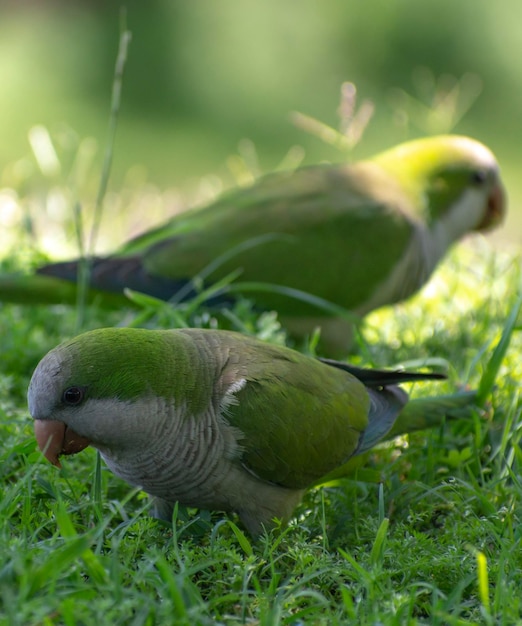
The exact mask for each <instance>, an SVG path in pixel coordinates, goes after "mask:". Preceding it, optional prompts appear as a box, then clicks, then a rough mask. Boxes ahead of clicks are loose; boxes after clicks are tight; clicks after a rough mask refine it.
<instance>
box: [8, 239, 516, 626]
mask: <svg viewBox="0 0 522 626" xmlns="http://www.w3.org/2000/svg"><path fill="white" fill-rule="evenodd" d="M519 280H520V277H519V265H518V259H517V258H515V257H513V256H510V255H508V254H498V253H496V254H494V253H493V252H492V251H491V250H488V247H487V244H485V243H484V244H480V245H477V246H470V247H468V246H461V247H460V248H459V249H458V250H457V251H455V252H454V253H453V254H451V255H450V257H449V259H448V261H447V263H445V264H443V265H442V267H441V268H440V270H439V272H437V275H436V276H435V278H434V281H433V282H432V283H430V284H429V285H428V286H427V288H426V289H425V290H424V292H423V293H421V294H420V295H418V296H416V297H415V298H414V299H412V300H411V301H410V302H408V303H406V304H403V305H400V306H398V307H395V308H393V309H387V310H383V311H379V312H376V313H374V314H373V315H372V316H371V317H370V318H369V319H368V321H367V323H366V324H365V326H364V327H363V337H364V340H365V342H366V343H365V344H364V345H363V346H356V347H355V353H354V355H353V358H354V359H355V360H358V361H359V362H363V363H364V362H368V361H367V359H368V356H370V358H371V362H372V363H375V364H378V365H390V364H393V363H398V362H404V361H406V360H411V359H421V360H422V359H423V358H432V357H442V358H444V359H447V360H448V361H449V362H450V364H451V369H450V381H449V382H448V383H446V384H444V385H443V386H444V387H447V388H449V389H452V388H453V389H455V388H456V387H458V386H459V385H461V384H467V385H470V386H472V387H474V386H475V387H476V386H477V385H479V384H480V381H481V378H482V376H483V375H484V372H486V371H487V369H488V364H489V363H490V362H491V357H492V354H493V350H494V348H495V346H497V345H498V342H499V339H500V337H501V335H502V332H503V331H504V330H505V329H506V324H507V320H508V317H509V313H510V310H511V309H512V307H513V306H514V304H515V302H516V299H517V293H518V289H519ZM180 314H183V313H182V312H181V313H179V312H178V315H180ZM133 315H136V313H134V314H130V316H129V314H126V316H125V317H123V316H122V314H121V313H111V314H110V315H107V314H102V313H97V314H95V315H93V316H92V317H91V318H90V325H91V326H101V325H113V324H116V323H120V322H121V321H125V323H132V319H133ZM138 315H139V314H138ZM73 316H74V314H73V312H72V311H70V310H67V309H66V308H61V307H57V308H51V309H45V308H44V307H42V308H39V307H34V308H32V309H22V308H20V307H16V306H2V307H1V308H0V327H1V328H2V329H9V333H8V337H7V335H5V331H4V332H3V335H4V336H3V341H4V344H3V359H2V362H1V365H0V368H1V369H0V383H1V386H0V389H1V395H0V414H1V416H2V420H1V422H0V434H1V441H2V443H1V446H0V458H1V459H2V464H1V466H2V482H3V485H4V488H3V490H2V494H3V495H2V499H1V501H0V522H1V523H0V550H1V553H2V554H3V565H2V567H1V568H0V594H1V597H2V600H3V608H2V609H1V610H2V615H3V619H4V620H6V623H10V624H24V625H25V624H40V623H47V624H59V623H60V624H61V623H65V624H73V623H84V624H94V623H95V622H96V621H98V622H99V621H100V620H101V621H103V622H104V623H107V621H110V623H114V624H129V623H132V624H152V623H155V622H158V621H165V620H166V621H167V622H168V621H170V620H172V619H173V618H174V617H175V618H176V620H177V621H178V623H186V624H206V623H207V624H212V623H215V622H216V621H217V622H218V623H219V622H221V623H244V622H245V621H252V622H256V623H266V624H277V623H297V622H299V621H302V622H308V621H310V622H313V623H319V624H321V623H324V624H326V623H341V622H347V621H350V620H351V621H356V622H358V623H375V622H376V621H381V622H382V623H386V624H404V623H410V624H415V623H426V622H429V623H439V624H448V623H459V624H460V623H469V622H470V621H471V622H477V623H478V622H480V621H482V620H484V621H486V622H487V623H499V622H500V623H515V622H516V621H517V619H519V617H520V612H521V610H522V603H521V600H520V598H521V597H522V560H521V558H520V554H521V550H520V541H521V538H520V533H519V523H520V518H521V516H522V490H521V487H520V485H521V479H520V475H521V472H520V461H521V454H520V448H519V441H520V437H521V435H522V426H521V425H522V420H521V415H520V413H521V410H520V406H521V405H520V400H519V391H518V386H519V381H520V378H521V375H522V372H521V367H522V366H521V365H520V354H521V348H522V345H521V336H520V332H519V331H518V327H517V326H516V325H515V329H514V330H513V335H512V337H511V343H510V346H509V348H508V350H507V352H506V354H505V357H504V359H503V361H502V364H501V365H500V370H499V372H498V374H497V375H496V377H495V378H496V380H495V384H494V386H493V389H492V392H491V393H490V394H488V397H487V398H486V406H485V412H483V413H482V414H480V413H477V416H476V419H475V420H465V421H456V422H453V423H448V424H446V425H445V426H444V427H443V428H440V429H438V430H436V431H434V432H427V433H416V434H413V435H410V436H407V437H402V438H401V439H399V440H398V441H397V442H396V443H395V444H394V445H386V446H384V447H382V448H381V449H379V450H376V451H374V452H373V453H372V455H371V457H370V459H369V461H368V463H369V468H373V469H378V470H379V472H380V474H381V475H382V477H383V478H384V482H383V483H382V484H381V485H379V484H372V483H362V482H354V481H346V480H345V481H340V482H338V483H336V486H335V487H334V486H329V487H326V488H323V489H316V490H312V491H311V492H309V494H308V495H307V496H306V498H305V500H304V502H303V504H302V505H301V506H300V507H299V509H298V511H297V512H296V516H295V519H294V521H293V522H292V523H291V524H290V525H289V527H287V528H286V529H282V530H281V531H279V532H274V533H272V534H270V535H269V536H267V537H263V538H261V540H259V541H257V542H253V541H252V540H251V539H250V538H249V537H247V536H246V535H244V534H243V532H242V531H241V529H240V527H238V526H236V520H235V519H234V518H233V517H232V518H231V521H230V522H229V521H225V520H227V518H226V517H224V516H223V515H222V514H220V513H219V512H214V513H212V514H207V513H203V514H202V515H201V516H200V517H199V518H198V516H197V515H196V512H195V511H193V510H189V511H185V510H180V511H179V512H178V514H177V517H175V519H174V522H173V525H168V524H163V523H161V522H157V521H154V520H152V519H150V518H149V517H148V515H147V510H148V508H147V504H146V500H145V499H143V496H142V494H140V493H139V492H138V493H136V491H134V490H131V489H130V488H129V487H128V486H127V485H125V484H124V483H122V482H121V481H119V480H118V479H117V478H115V477H114V476H113V475H112V474H110V473H109V472H107V471H106V470H105V469H104V468H103V465H102V466H99V465H98V461H97V456H96V454H95V453H94V452H93V451H92V450H91V451H89V450H88V451H85V452H84V453H83V454H82V455H79V456H78V457H74V458H71V459H70V460H66V461H65V462H64V466H65V467H64V470H63V472H62V473H58V472H57V471H56V470H55V468H53V467H51V466H49V465H48V464H47V463H43V462H42V461H41V456H40V453H39V452H37V450H36V446H35V442H34V439H33V435H32V432H31V425H30V423H29V419H28V414H27V409H26V406H25V398H24V395H25V388H26V386H27V383H28V380H29V377H30V374H31V372H32V369H33V367H34V365H35V364H36V362H37V361H38V359H39V358H40V356H41V355H42V354H43V353H44V352H45V351H46V350H48V349H49V348H50V347H52V346H53V345H55V344H56V343H58V341H60V340H61V339H62V338H63V336H64V335H67V334H68V333H72V332H73V328H74V323H73ZM231 320H237V321H238V322H239V323H240V324H241V326H242V328H241V330H242V331H243V332H251V333H254V334H258V335H261V336H263V337H264V338H265V339H266V340H270V341H277V342H281V341H284V340H285V336H284V334H281V329H280V328H279V326H278V325H277V323H275V322H276V320H275V319H274V317H273V316H270V315H265V316H262V317H261V318H259V316H258V314H257V313H256V312H255V311H253V310H252V308H251V307H250V306H249V305H248V304H247V303H246V302H241V303H239V304H238V305H236V307H235V308H234V309H233V310H232V311H231V315H230V317H229V318H228V323H231ZM178 321H179V320H178ZM182 321H183V322H184V323H187V324H192V325H201V326H210V327H215V326H216V325H217V324H218V323H219V322H218V320H217V318H214V317H213V316H212V314H211V313H208V312H205V311H204V310H203V309H198V310H196V311H191V313H190V318H185V319H184V320H182ZM149 322H150V320H149ZM173 323H175V317H171V318H169V316H168V314H167V312H166V311H162V312H159V313H158V315H157V316H156V317H155V318H154V324H155V325H157V326H171V325H173ZM439 390H440V387H438V386H437V385H436V384H435V383H433V384H431V385H429V386H428V387H427V388H424V387H422V388H421V387H415V388H414V389H413V393H414V394H415V395H421V394H429V393H437V392H438V391H439ZM477 555H479V556H477ZM480 555H482V556H480ZM486 573H487V575H486Z"/></svg>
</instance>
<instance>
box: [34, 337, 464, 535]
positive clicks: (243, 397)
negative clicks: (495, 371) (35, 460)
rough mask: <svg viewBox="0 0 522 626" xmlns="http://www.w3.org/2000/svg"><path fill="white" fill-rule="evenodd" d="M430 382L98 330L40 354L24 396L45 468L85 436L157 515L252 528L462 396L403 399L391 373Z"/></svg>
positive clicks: (289, 356)
mask: <svg viewBox="0 0 522 626" xmlns="http://www.w3.org/2000/svg"><path fill="white" fill-rule="evenodd" d="M430 378H443V376H441V375H440V374H422V373H406V372H402V373H401V372H387V371H379V370H365V369H359V368H355V367H352V366H350V365H347V364H346V363H340V362H336V361H331V360H327V361H322V360H320V359H315V358H312V357H309V356H305V355H303V354H301V353H299V352H296V351H294V350H291V349H289V348H285V347H280V346H275V345H270V344H266V343H264V342H262V341H259V340H257V339H253V338H250V337H247V336H244V335H241V334H238V333H234V332H229V331H214V330H198V329H182V330H166V331H165V330H140V329H128V328H109V329H101V330H95V331H91V332H87V333H84V334H82V335H79V336H78V337H76V338H74V339H72V340H70V341H67V342H65V343H63V344H61V345H59V346H58V347H57V348H55V349H53V350H51V351H50V352H49V353H48V354H47V355H46V356H45V357H44V358H43V359H42V360H41V362H40V363H39V365H38V366H37V368H36V370H35V372H34V374H33V377H32V379H31V383H30V386H29V391H28V404H29V410H30V413H31V415H32V417H33V418H34V420H35V433H36V438H37V441H38V445H39V447H40V448H41V449H42V450H43V451H44V454H45V455H46V457H47V458H48V459H49V460H50V461H51V462H52V463H54V464H55V465H58V466H59V465H60V462H59V458H58V457H59V455H61V454H74V453H76V452H79V451H80V450H82V449H83V448H85V447H86V446H87V445H89V444H90V445H92V446H94V447H95V448H97V449H98V450H99V451H100V452H101V455H102V456H103V458H104V459H105V462H106V463H107V465H108V466H109V468H110V469H111V470H112V471H113V472H114V473H115V474H117V475H118V476H120V477H121V478H123V479H124V480H126V481H127V482H129V483H130V484H132V485H135V486H139V487H141V488H142V489H144V490H145V491H146V492H147V493H149V494H151V495H152V496H154V497H155V499H156V510H157V514H158V515H159V516H161V517H166V518H169V517H170V515H171V513H172V507H173V505H174V503H175V502H179V503H181V504H183V505H187V506H194V507H198V508H204V509H215V510H223V511H235V512H237V513H238V514H239V517H240V519H241V521H242V522H243V524H244V526H245V527H246V528H247V529H248V530H249V531H250V532H251V533H253V534H257V533H259V532H261V530H262V528H263V526H266V527H270V526H271V524H272V523H273V519H274V518H279V519H282V520H288V519H289V517H290V516H291V515H292V512H293V510H294V508H295V506H296V505H297V504H298V502H299V501H300V499H301V497H302V495H303V493H304V491H305V490H306V489H307V488H308V487H310V486H311V485H314V484H319V483H321V482H322V481H324V480H327V479H329V477H332V476H342V475H343V474H346V473H349V468H350V459H352V458H353V457H354V456H355V455H359V454H361V453H363V452H365V451H366V450H368V449H369V448H371V447H372V446H374V445H375V444H376V443H378V442H379V441H380V440H382V439H383V438H386V437H387V436H389V434H390V433H392V434H393V435H396V434H399V433H401V432H405V431H410V430H415V429H419V428H425V427H428V426H430V425H433V424H434V423H440V421H441V420H442V417H443V416H444V415H446V414H447V413H450V412H451V410H452V409H456V410H457V411H458V410H459V407H460V408H462V406H465V405H467V404H468V405H469V402H470V397H469V395H468V394H466V393H464V394H463V395H462V396H460V395H459V394H456V395H455V397H454V398H452V397H451V396H446V397H445V396H442V397H441V400H440V402H438V403H437V402H433V399H429V398H428V399H426V400H427V403H426V404H423V399H419V400H413V401H410V403H409V404H408V405H406V403H407V399H408V397H407V394H406V393H405V392H404V391H403V390H402V389H400V388H399V387H397V385H396V383H400V382H407V381H415V380H423V379H430ZM416 403H417V404H416ZM419 403H420V404H419ZM405 405H406V406H405Z"/></svg>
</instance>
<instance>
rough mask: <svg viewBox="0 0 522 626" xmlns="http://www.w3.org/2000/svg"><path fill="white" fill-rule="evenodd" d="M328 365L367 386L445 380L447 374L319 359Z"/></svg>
mask: <svg viewBox="0 0 522 626" xmlns="http://www.w3.org/2000/svg"><path fill="white" fill-rule="evenodd" d="M319 360H320V361H322V362H323V363H326V364H327V365H331V366H332V367H337V368H338V369H341V370H344V371H345V372H349V373H350V374H352V375H353V376H355V377H356V378H358V379H359V380H360V381H361V382H363V383H364V384H365V385H366V386H367V387H387V386H388V385H399V384H400V383H413V382H416V381H421V380H445V379H446V378H447V377H446V375H445V374H439V373H436V372H426V373H423V372H405V371H392V370H376V369H367V368H364V367H356V366H355V365H350V364H349V363H342V362H341V361H335V360H333V359H319Z"/></svg>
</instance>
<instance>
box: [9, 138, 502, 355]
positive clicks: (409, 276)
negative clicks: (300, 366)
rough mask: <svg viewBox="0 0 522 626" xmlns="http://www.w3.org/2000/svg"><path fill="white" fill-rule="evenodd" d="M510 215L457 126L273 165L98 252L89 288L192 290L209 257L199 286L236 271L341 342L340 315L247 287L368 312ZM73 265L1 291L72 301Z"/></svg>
mask: <svg viewBox="0 0 522 626" xmlns="http://www.w3.org/2000/svg"><path fill="white" fill-rule="evenodd" d="M504 213H505V197H504V192H503V188H502V184H501V181H500V174H499V168H498V165H497V162H496V160H495V157H494V156H493V154H492V153H491V152H490V150H489V149H488V148H486V147H485V146H484V145H482V144H481V143H479V142H478V141H475V140H473V139H470V138H467V137H461V136H452V135H448V136H438V137H430V138H425V139H419V140H415V141H410V142H408V143H404V144H401V145H398V146H396V147H394V148H392V149H390V150H388V151H386V152H383V153H381V154H378V155H376V156H374V157H373V158H370V159H368V160H365V161H361V162H358V163H354V164H348V165H347V164H337V165H317V166H312V167H304V168H301V169H296V170H294V171H289V172H280V173H273V174H270V175H267V176H265V177H263V178H261V179H259V180H258V181H257V182H256V183H255V184H253V185H252V186H250V187H248V188H243V189H236V190H234V191H232V192H230V193H228V194H225V195H224V196H223V197H221V198H219V199H218V200H216V201H215V202H213V203H212V204H210V205H209V206H206V207H205V208H200V209H195V210H191V211H187V212H185V213H182V214H180V215H177V216H175V217H174V218H172V219H171V220H169V221H168V222H166V223H165V224H163V225H162V226H160V227H159V228H156V229H154V230H151V231H149V232H146V233H144V234H143V235H141V236H139V237H137V238H136V239H133V240H131V241H130V242H128V243H127V244H126V245H124V246H123V247H122V248H121V249H120V250H119V251H118V252H116V253H115V254H114V255H112V256H109V257H107V258H96V259H93V260H92V268H91V286H92V289H91V292H90V296H91V297H96V298H98V301H101V302H102V303H103V302H105V304H107V305H108V306H121V304H122V303H123V302H124V301H126V299H125V298H124V296H123V293H122V292H123V289H124V288H125V287H129V288H131V289H133V290H136V291H140V292H143V293H147V294H150V295H153V296H156V297H159V298H162V299H165V300H168V299H171V298H172V297H176V293H178V292H179V290H180V289H182V288H183V293H184V295H185V297H186V296H187V295H190V294H193V293H194V291H193V290H192V289H191V279H193V278H194V277H196V276H198V275H199V274H200V273H201V272H204V271H207V270H208V268H209V267H210V266H212V265H213V264H215V267H214V269H213V271H211V272H210V273H209V274H208V275H207V276H206V277H205V284H206V285H210V284H213V283H215V282H216V281H219V280H220V279H223V278H224V277H226V276H229V275H230V274H231V273H233V272H235V271H236V270H238V269H239V270H240V271H241V275H240V278H239V281H240V282H241V283H242V284H243V285H244V288H245V291H246V293H247V295H249V296H250V297H253V298H254V299H255V301H256V303H257V304H258V305H259V306H260V307H262V308H265V309H275V310H277V311H278V312H279V314H280V317H281V320H282V322H283V324H284V325H285V326H286V327H287V328H288V329H289V330H290V332H292V333H293V334H295V335H304V334H306V333H309V332H310V331H311V330H313V329H314V328H315V327H316V326H320V327H321V328H322V339H323V341H324V345H325V346H336V351H337V352H339V350H343V349H344V348H345V347H347V344H349V335H350V333H349V331H348V329H347V327H348V326H349V323H348V322H347V321H346V319H340V318H339V317H337V316H336V315H335V312H333V313H332V312H325V310H324V309H321V307H320V306H317V305H316V304H314V303H312V302H303V301H302V300H299V299H296V298H294V297H291V296H290V295H288V293H287V294H282V293H278V292H277V291H276V290H274V289H272V290H265V291H261V290H255V289H254V291H249V290H247V287H246V284H247V283H249V284H250V286H251V287H252V284H259V283H269V284H273V285H279V286H282V287H284V288H287V291H288V292H290V291H291V290H297V291H299V292H305V293H307V294H311V295H312V296H316V297H317V298H320V299H322V300H326V301H328V302H330V303H333V304H335V305H338V306H340V307H343V308H344V309H346V310H348V311H351V312H353V313H355V314H356V315H357V316H363V315H365V314H367V313H368V312H369V311H371V310H373V309H376V308H378V307H381V306H384V305H386V304H391V303H394V302H398V301H400V300H403V299H405V298H407V297H409V296H410V295H412V294H413V293H415V292H416V291H417V290H418V289H420V287H422V286H423V285H424V283H425V282H426V281H427V280H428V278H429V277H430V275H431V274H432V272H433V270H434V269H435V267H436V265H437V264H438V262H439V261H440V260H441V258H442V257H443V256H444V254H445V253H446V251H447V250H448V248H449V247H450V246H451V244H453V243H454V242H455V241H457V240H458V239H460V238H461V237H462V236H463V235H465V234H466V233H469V232H472V231H486V230H488V229H491V228H493V227H494V226H496V225H497V224H499V222H500V221H501V219H502V218H503V215H504ZM77 266H78V264H77V262H76V261H72V262H65V263H58V264H53V265H48V266H46V267H43V268H41V269H40V270H39V274H38V275H36V276H30V277H23V276H3V277H2V276H0V300H2V299H3V300H15V301H22V302H24V301H25V302H37V301H41V302H48V303H51V302H71V303H73V302H75V298H76V286H75V284H74V283H73V282H68V281H75V280H76V275H77ZM102 294H104V295H103V296H102ZM224 297H225V298H230V294H224ZM127 302H128V300H127Z"/></svg>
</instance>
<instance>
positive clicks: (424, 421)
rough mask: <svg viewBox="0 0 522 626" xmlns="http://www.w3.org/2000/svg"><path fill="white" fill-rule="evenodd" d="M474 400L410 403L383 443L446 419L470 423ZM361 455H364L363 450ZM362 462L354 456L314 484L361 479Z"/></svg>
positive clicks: (459, 395) (466, 395) (464, 396)
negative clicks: (353, 478) (356, 473)
mask: <svg viewBox="0 0 522 626" xmlns="http://www.w3.org/2000/svg"><path fill="white" fill-rule="evenodd" d="M476 399H477V392H476V391H458V392H456V393H453V394H448V395H443V396H435V397H429V398H415V399H414V400H410V401H409V402H408V403H407V404H406V405H405V406H404V407H403V408H402V410H401V412H400V413H399V416H398V417H397V420H396V422H395V424H394V425H393V427H392V428H391V429H390V430H389V431H388V433H387V434H386V435H385V436H384V438H383V439H382V441H386V440H389V439H393V438H394V437H397V436H399V435H402V434H405V433H411V432H414V431H416V430H424V429H426V428H432V427H435V426H439V425H440V424H441V423H442V422H443V420H445V419H470V418H471V417H472V415H473V414H474V412H475V408H476V404H475V401H476ZM362 451H363V452H364V449H363V450H362ZM364 462H365V459H364V456H359V455H357V454H356V455H355V456H353V457H351V458H350V459H349V460H348V461H347V462H346V463H345V464H344V465H342V466H341V467H338V468H336V469H335V470H333V471H332V472H330V473H329V474H327V475H326V476H323V477H322V478H321V479H320V480H319V481H317V482H316V483H315V484H316V485H320V484H324V483H327V482H330V481H332V480H337V479H339V478H349V477H351V476H354V474H355V472H356V471H358V472H359V476H364V475H365V474H364V472H365V468H364ZM373 474H375V472H373ZM362 480H364V479H362ZM369 480H370V482H373V481H375V480H378V478H376V477H375V476H372V477H371V478H369Z"/></svg>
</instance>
